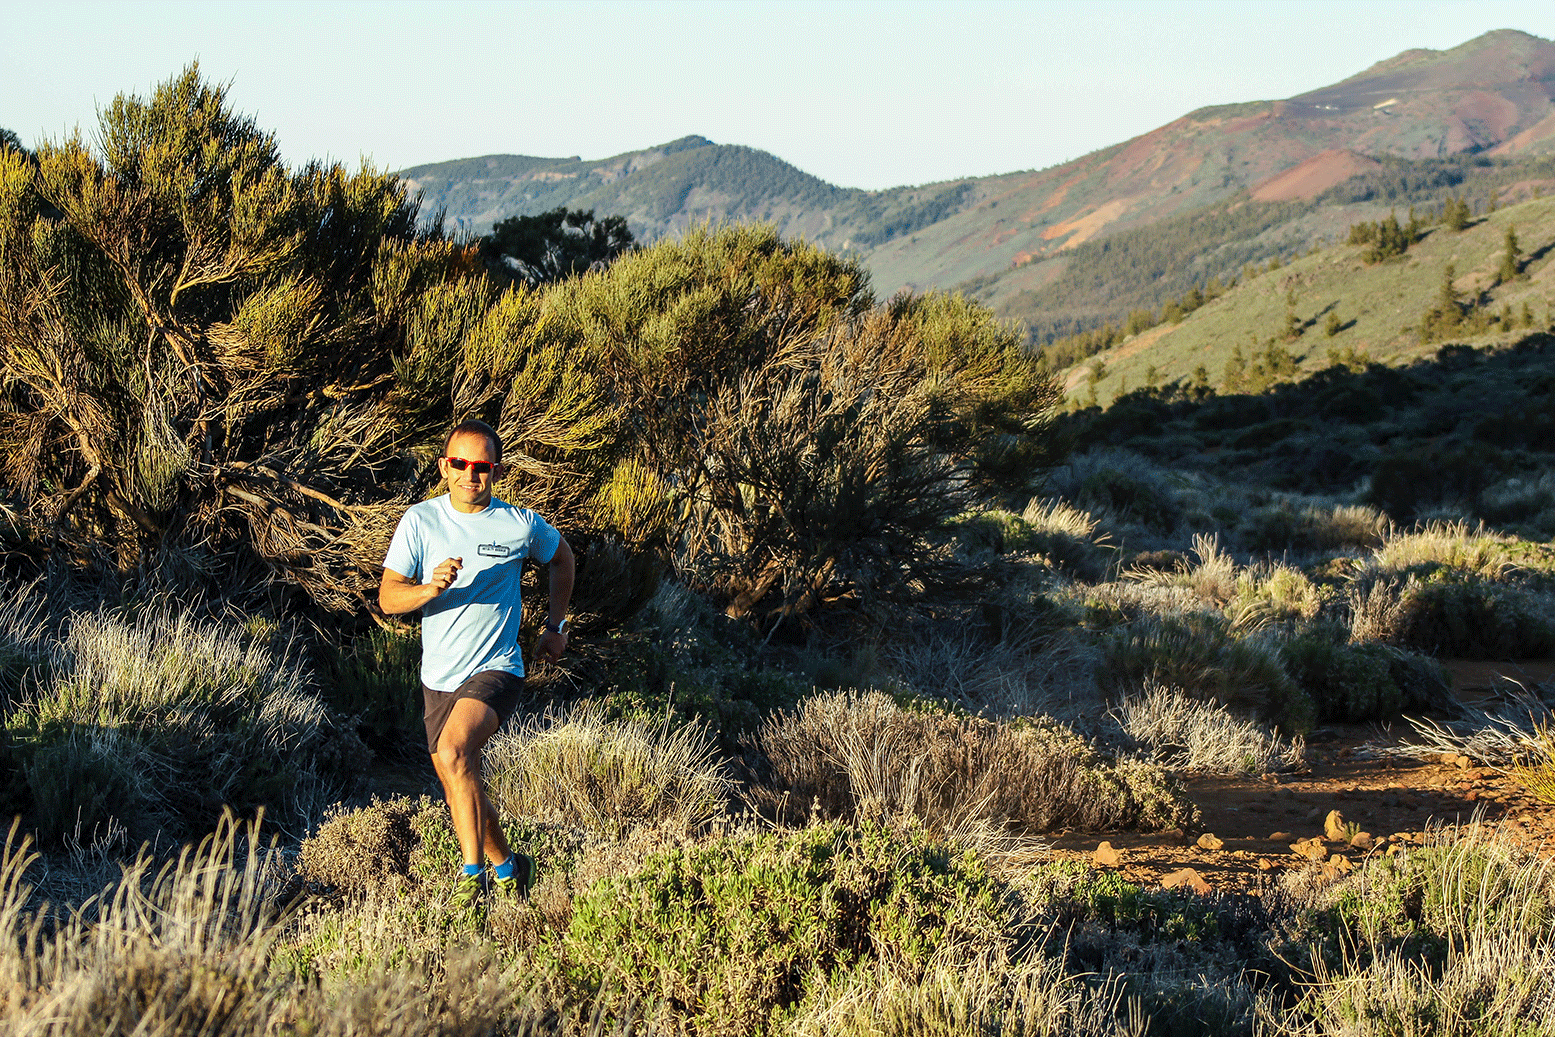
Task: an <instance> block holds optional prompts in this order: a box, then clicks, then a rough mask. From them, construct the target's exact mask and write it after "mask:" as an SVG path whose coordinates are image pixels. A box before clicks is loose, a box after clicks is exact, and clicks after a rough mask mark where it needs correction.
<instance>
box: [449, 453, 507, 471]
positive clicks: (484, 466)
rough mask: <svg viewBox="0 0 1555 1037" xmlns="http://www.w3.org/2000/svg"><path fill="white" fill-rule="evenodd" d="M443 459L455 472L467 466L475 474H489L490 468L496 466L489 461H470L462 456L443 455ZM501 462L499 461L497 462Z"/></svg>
mask: <svg viewBox="0 0 1555 1037" xmlns="http://www.w3.org/2000/svg"><path fill="white" fill-rule="evenodd" d="M443 460H444V461H447V462H448V466H449V467H450V468H452V469H453V470H454V471H456V472H462V471H464V470H465V469H466V468H468V469H470V470H471V471H472V472H474V473H475V474H476V475H489V474H491V470H492V469H493V468H495V467H496V465H494V464H492V463H491V462H490V461H471V460H468V459H466V458H463V457H445V458H443ZM501 463H502V462H500V461H499V462H497V464H501Z"/></svg>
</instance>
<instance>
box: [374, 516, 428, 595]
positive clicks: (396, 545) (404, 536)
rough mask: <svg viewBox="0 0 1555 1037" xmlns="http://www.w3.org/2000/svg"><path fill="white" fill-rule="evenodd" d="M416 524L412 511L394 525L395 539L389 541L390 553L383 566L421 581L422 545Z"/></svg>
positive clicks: (385, 556) (386, 556)
mask: <svg viewBox="0 0 1555 1037" xmlns="http://www.w3.org/2000/svg"><path fill="white" fill-rule="evenodd" d="M415 525H416V520H415V519H414V518H413V517H412V516H411V513H410V512H408V511H407V512H406V513H405V514H404V515H403V516H401V518H400V524H399V525H398V526H395V527H394V539H393V540H391V541H389V553H388V554H386V555H384V556H383V567H384V568H385V569H393V570H394V571H395V572H397V573H399V574H400V575H401V576H408V577H409V578H410V579H412V580H417V581H419V580H420V579H421V552H422V546H421V538H420V537H419V536H417V535H416V531H415Z"/></svg>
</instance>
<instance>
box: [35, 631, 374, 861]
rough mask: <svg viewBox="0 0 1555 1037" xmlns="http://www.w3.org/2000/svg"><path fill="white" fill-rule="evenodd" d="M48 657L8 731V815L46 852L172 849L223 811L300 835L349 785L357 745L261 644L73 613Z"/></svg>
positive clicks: (296, 674)
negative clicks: (155, 842)
mask: <svg viewBox="0 0 1555 1037" xmlns="http://www.w3.org/2000/svg"><path fill="white" fill-rule="evenodd" d="M46 650H47V659H48V667H47V669H48V677H47V678H46V679H45V680H43V681H42V682H41V683H40V684H38V685H36V686H33V687H29V688H28V689H26V690H25V691H24V692H23V693H22V694H21V695H20V696H19V697H18V699H17V700H16V701H15V702H14V703H13V707H12V710H11V712H10V713H9V715H8V716H7V717H6V719H5V729H6V735H7V738H8V742H9V746H8V751H9V752H10V754H11V756H12V758H13V761H14V763H15V766H16V767H17V769H18V770H19V771H20V772H21V773H22V774H23V775H24V776H25V783H24V785H23V787H21V788H19V789H15V790H13V791H14V793H15V794H17V795H19V797H20V798H21V800H22V802H20V803H17V804H13V805H15V806H16V807H17V808H18V809H20V810H22V812H23V813H25V814H27V815H28V816H29V817H30V818H31V819H32V820H33V822H34V823H35V824H36V825H37V827H38V830H39V832H40V835H41V836H42V838H43V839H44V840H45V841H46V842H49V843H52V842H55V841H58V840H59V839H62V838H65V837H72V838H76V839H78V840H79V839H82V838H83V837H87V838H99V839H100V837H101V835H102V833H103V832H106V831H108V830H112V829H120V830H123V831H124V832H125V833H126V837H127V838H131V839H136V840H139V839H143V838H154V837H155V836H156V835H157V833H159V832H165V833H166V834H168V835H170V836H173V837H175V838H177V837H181V836H183V835H185V834H187V833H189V832H191V831H197V830H199V828H200V827H201V826H203V825H204V824H206V823H208V822H210V821H212V820H214V819H215V818H217V817H219V816H220V813H221V810H222V808H223V807H224V806H230V807H233V808H236V809H244V810H247V809H253V808H255V807H258V806H267V807H268V808H269V809H270V810H271V811H272V816H275V817H277V818H278V819H279V820H282V821H284V822H287V823H296V822H306V820H307V819H308V818H309V817H310V816H311V815H312V814H313V813H314V812H315V811H317V810H318V809H319V808H321V807H322V806H323V805H324V804H326V803H329V802H333V801H335V800H338V799H339V798H340V797H341V796H342V795H344V794H345V793H346V792H347V791H349V790H350V789H351V788H352V786H353V784H354V782H355V781H356V780H357V779H358V778H359V775H360V772H361V768H362V766H363V764H364V762H365V759H366V756H365V749H364V747H363V746H362V744H361V742H360V740H359V739H358V738H357V737H356V736H355V734H354V733H352V732H350V731H347V730H342V729H341V727H340V725H339V724H338V723H337V722H336V721H335V720H334V719H333V718H332V717H331V715H330V714H329V712H328V710H327V709H325V707H324V705H323V703H322V702H321V701H320V700H319V697H318V695H317V693H316V692H315V691H314V690H313V688H312V685H311V681H310V678H309V675H308V673H307V671H306V670H305V669H304V668H303V667H302V664H301V663H300V661H299V660H298V659H297V658H296V657H294V656H293V655H292V654H291V653H290V652H289V651H288V650H287V649H285V648H277V647H275V646H274V645H273V644H271V642H270V639H269V638H267V637H265V636H262V635H260V634H250V633H248V632H246V631H244V630H243V629H241V628H237V627H234V626H232V625H230V624H223V623H219V622H213V621H202V620H199V619H197V618H195V616H194V615H193V614H192V613H190V612H182V613H179V614H177V615H174V614H173V613H171V612H169V611H166V610H154V611H150V612H147V613H145V614H143V615H141V616H139V617H137V618H131V617H125V616H121V615H117V614H114V613H109V612H95V613H78V614H75V615H73V616H71V617H69V618H68V619H67V620H66V621H65V623H64V629H63V632H62V633H60V634H58V635H57V636H55V637H53V638H52V639H51V640H50V641H49V642H48V643H47V645H46ZM94 833H95V835H94Z"/></svg>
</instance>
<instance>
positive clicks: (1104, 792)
mask: <svg viewBox="0 0 1555 1037" xmlns="http://www.w3.org/2000/svg"><path fill="white" fill-rule="evenodd" d="M756 744H757V747H758V748H759V749H760V750H761V751H762V753H763V754H764V755H765V756H766V758H767V760H768V761H769V762H770V764H771V770H772V778H771V783H770V784H769V785H767V786H766V787H764V788H759V789H757V790H756V793H755V794H756V796H757V798H758V801H759V802H761V803H762V804H763V805H764V806H766V807H767V808H768V809H777V810H779V811H781V812H784V813H786V814H787V815H789V816H790V817H794V818H800V817H803V816H804V815H806V814H807V813H808V812H809V811H810V810H811V809H812V808H813V806H816V805H818V806H819V808H820V810H821V812H822V814H823V815H824V816H827V817H844V818H850V817H860V816H862V817H869V816H877V817H888V818H896V817H902V816H910V817H913V818H916V819H917V820H918V821H919V822H920V823H922V824H924V825H927V826H928V827H929V828H930V829H931V830H932V831H936V832H942V833H945V834H947V835H954V836H957V837H960V838H963V839H974V840H986V841H989V842H992V843H994V844H997V842H998V841H999V838H1000V836H1002V835H1003V834H1004V833H1005V832H1007V831H1012V830H1013V831H1023V832H1044V831H1049V830H1051V829H1053V828H1057V827H1061V826H1064V825H1077V826H1081V827H1086V828H1109V827H1118V828H1137V829H1143V830H1154V829H1163V828H1174V827H1179V826H1182V825H1185V824H1188V823H1191V821H1192V820H1193V818H1194V817H1195V816H1196V811H1195V808H1194V807H1193V805H1192V804H1191V803H1190V802H1189V801H1188V800H1187V798H1186V797H1185V796H1184V795H1183V793H1182V791H1181V789H1180V788H1178V787H1177V785H1176V784H1175V783H1174V782H1173V781H1172V780H1171V778H1170V777H1169V776H1168V775H1167V774H1166V773H1165V772H1163V771H1162V770H1161V768H1159V767H1155V766H1152V765H1148V764H1143V763H1140V762H1138V761H1131V760H1119V761H1117V762H1114V763H1108V762H1106V761H1104V760H1103V759H1102V757H1101V755H1100V754H1099V753H1098V752H1097V751H1096V750H1095V749H1093V748H1091V747H1090V746H1088V745H1087V744H1086V743H1085V742H1084V741H1082V740H1081V739H1080V738H1079V737H1077V736H1075V735H1074V734H1072V733H1070V732H1069V731H1067V730H1064V729H1063V728H1061V727H1059V726H1057V725H1056V724H1052V723H1043V722H1040V721H1038V722H1031V721H1020V722H1014V723H1002V724H1001V723H994V722H992V721H988V720H982V719H979V718H976V717H969V716H956V715H951V714H946V713H941V712H938V711H933V710H928V709H918V710H907V709H902V708H901V707H900V706H898V705H897V704H896V703H895V702H893V701H892V700H891V698H890V697H889V696H887V695H885V694H883V693H881V692H878V691H870V692H857V691H836V692H827V693H825V694H821V695H817V696H815V697H813V698H810V699H806V700H805V701H804V702H802V703H800V705H799V708H798V709H797V710H795V711H794V712H793V713H778V714H776V715H774V716H773V717H772V718H771V719H770V720H768V722H767V723H766V724H765V725H763V727H762V729H761V731H760V732H759V733H758V735H757V738H756Z"/></svg>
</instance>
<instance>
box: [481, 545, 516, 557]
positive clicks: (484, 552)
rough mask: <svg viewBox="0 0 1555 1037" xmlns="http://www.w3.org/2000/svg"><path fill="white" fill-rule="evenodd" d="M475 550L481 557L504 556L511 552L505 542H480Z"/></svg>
mask: <svg viewBox="0 0 1555 1037" xmlns="http://www.w3.org/2000/svg"><path fill="white" fill-rule="evenodd" d="M476 550H477V551H479V552H480V556H481V557H482V558H506V557H507V556H508V555H509V554H511V553H512V551H511V550H510V549H509V548H508V546H507V545H506V544H482V545H481V546H480V547H478V548H476Z"/></svg>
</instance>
